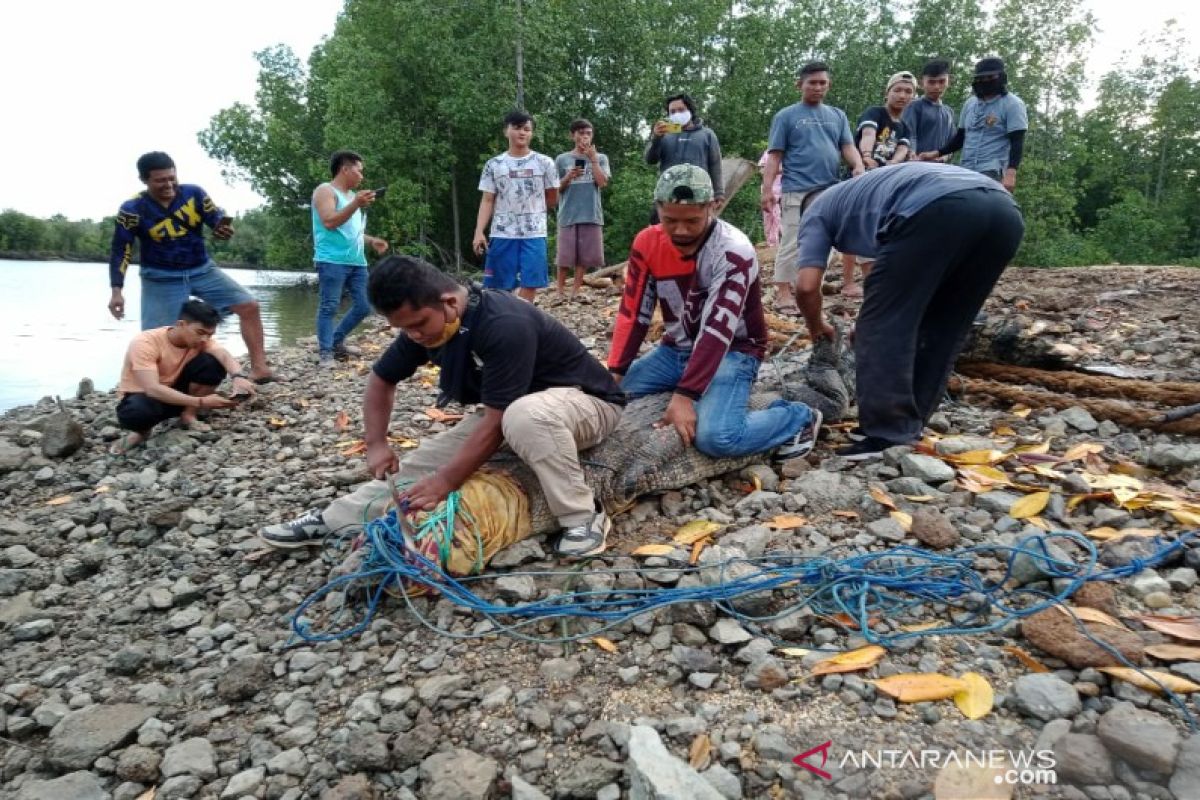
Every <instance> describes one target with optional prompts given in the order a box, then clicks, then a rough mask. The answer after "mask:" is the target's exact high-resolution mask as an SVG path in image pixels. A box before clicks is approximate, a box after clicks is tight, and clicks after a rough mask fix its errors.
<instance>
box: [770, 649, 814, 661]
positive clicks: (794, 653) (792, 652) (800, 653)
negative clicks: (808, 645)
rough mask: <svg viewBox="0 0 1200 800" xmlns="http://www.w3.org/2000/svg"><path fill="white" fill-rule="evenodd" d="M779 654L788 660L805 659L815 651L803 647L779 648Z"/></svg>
mask: <svg viewBox="0 0 1200 800" xmlns="http://www.w3.org/2000/svg"><path fill="white" fill-rule="evenodd" d="M778 652H779V654H780V655H785V656H787V657H788V658H804V657H805V656H806V655H808V654H809V653H811V652H813V651H812V650H806V649H805V648H803V647H781V648H779V650H778Z"/></svg>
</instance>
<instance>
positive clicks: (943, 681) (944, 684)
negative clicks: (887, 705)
mask: <svg viewBox="0 0 1200 800" xmlns="http://www.w3.org/2000/svg"><path fill="white" fill-rule="evenodd" d="M871 682H872V683H874V684H875V688H876V689H878V690H879V691H881V692H883V693H884V694H886V695H890V696H892V697H894V698H896V699H897V700H899V701H900V702H901V703H924V702H926V701H928V700H946V699H947V698H950V697H954V695H956V694H958V693H959V692H961V691H963V690H965V689H966V688H967V684H966V683H965V682H964V681H962V680H959V679H958V678H951V677H950V676H949V675H938V674H937V673H936V672H905V673H902V674H900V675H889V676H888V677H886V678H880V679H879V680H877V681H871Z"/></svg>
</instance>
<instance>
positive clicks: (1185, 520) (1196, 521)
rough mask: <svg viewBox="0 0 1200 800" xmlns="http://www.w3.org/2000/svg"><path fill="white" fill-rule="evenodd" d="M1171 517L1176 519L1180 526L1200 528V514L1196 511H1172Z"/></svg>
mask: <svg viewBox="0 0 1200 800" xmlns="http://www.w3.org/2000/svg"><path fill="white" fill-rule="evenodd" d="M1171 516H1172V517H1174V518H1175V521H1176V522H1178V523H1179V524H1180V525H1194V526H1196V527H1200V514H1198V513H1196V512H1195V511H1185V510H1183V509H1179V510H1178V511H1172V512H1171Z"/></svg>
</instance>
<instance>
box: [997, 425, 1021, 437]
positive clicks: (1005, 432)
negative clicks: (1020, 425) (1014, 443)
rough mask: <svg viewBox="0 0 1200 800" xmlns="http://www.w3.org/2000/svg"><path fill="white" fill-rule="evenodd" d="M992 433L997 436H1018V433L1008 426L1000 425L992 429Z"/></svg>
mask: <svg viewBox="0 0 1200 800" xmlns="http://www.w3.org/2000/svg"><path fill="white" fill-rule="evenodd" d="M992 433H993V434H994V435H996V436H1016V435H1017V432H1016V431H1014V430H1013V429H1012V428H1011V427H1009V426H1008V425H1004V424H1000V425H997V426H996V427H995V428H993V429H992Z"/></svg>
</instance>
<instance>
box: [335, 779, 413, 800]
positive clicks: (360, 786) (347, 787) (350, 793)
mask: <svg viewBox="0 0 1200 800" xmlns="http://www.w3.org/2000/svg"><path fill="white" fill-rule="evenodd" d="M397 797H399V796H397ZM377 798H378V795H377V794H376V793H375V787H374V786H372V785H371V779H370V778H368V777H367V776H366V775H347V776H346V777H344V778H342V779H341V780H340V781H338V782H337V783H336V784H335V785H333V786H331V787H329V788H328V789H326V790H325V791H323V792H321V800H377Z"/></svg>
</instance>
